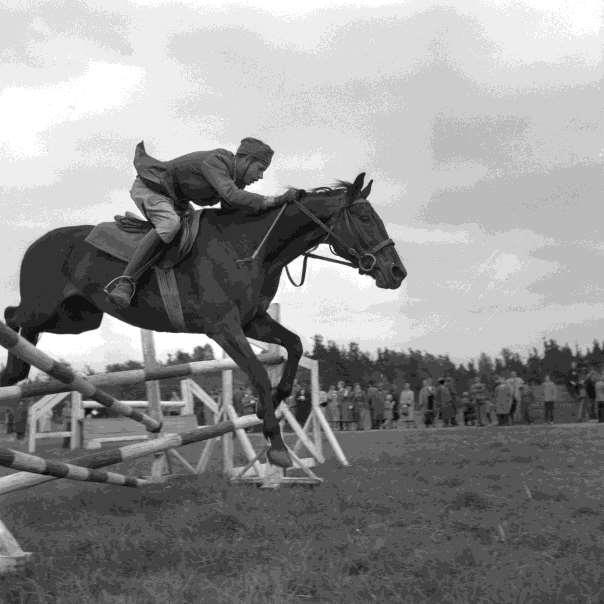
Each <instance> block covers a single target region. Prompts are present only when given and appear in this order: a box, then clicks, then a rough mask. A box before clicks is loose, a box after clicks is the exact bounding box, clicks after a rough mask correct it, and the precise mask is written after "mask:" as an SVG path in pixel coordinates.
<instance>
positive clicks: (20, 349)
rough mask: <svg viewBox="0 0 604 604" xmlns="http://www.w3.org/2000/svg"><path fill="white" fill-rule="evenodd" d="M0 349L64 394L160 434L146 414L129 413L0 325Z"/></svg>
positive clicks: (66, 367)
mask: <svg viewBox="0 0 604 604" xmlns="http://www.w3.org/2000/svg"><path fill="white" fill-rule="evenodd" d="M0 345H2V346H4V348H6V349H7V350H8V351H9V352H10V353H11V354H13V355H15V356H16V357H18V358H20V359H21V360H22V361H25V362H26V363H29V364H30V365H33V366H34V367H37V368H38V369H40V371H44V372H45V373H47V374H48V375H50V376H51V377H53V378H55V379H57V380H59V381H60V382H63V384H65V385H67V389H66V391H67V392H69V391H71V390H76V391H78V392H80V393H81V394H82V395H83V396H84V397H85V398H89V399H92V400H93V401H96V402H97V403H101V405H104V406H105V407H108V408H110V409H113V410H114V411H115V412H116V413H119V414H120V415H124V416H126V417H129V418H130V419H133V420H134V421H136V422H139V423H141V424H143V425H144V426H145V427H146V428H147V430H148V431H149V432H159V431H160V430H161V427H162V423H161V421H158V420H156V419H154V418H152V417H150V416H149V415H147V414H146V413H142V412H140V411H137V410H136V409H131V408H130V407H128V405H124V404H123V403H121V402H120V401H118V400H117V399H116V398H114V397H113V396H111V395H110V394H108V393H107V392H105V391H104V390H101V389H100V388H97V387H96V386H94V385H93V384H91V383H90V382H89V381H88V380H87V379H86V378H85V377H84V376H83V375H81V374H79V373H77V372H76V371H73V370H72V369H71V368H70V367H68V366H67V365H65V364H64V363H59V362H57V361H55V360H54V359H53V358H52V357H50V356H48V355H47V354H46V353H44V352H42V351H41V350H39V349H38V348H36V347H35V346H34V345H33V344H31V343H30V342H28V341H27V340H26V339H25V338H22V337H21V336H20V335H19V334H18V333H16V332H15V331H13V330H12V329H11V328H10V327H8V326H7V325H5V324H4V323H3V322H2V321H0Z"/></svg>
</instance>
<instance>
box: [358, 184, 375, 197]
mask: <svg viewBox="0 0 604 604" xmlns="http://www.w3.org/2000/svg"><path fill="white" fill-rule="evenodd" d="M371 185H373V179H371V180H370V181H369V184H368V185H367V186H366V187H365V188H364V189H363V190H362V191H361V195H360V197H361V198H362V199H367V198H368V197H369V193H371Z"/></svg>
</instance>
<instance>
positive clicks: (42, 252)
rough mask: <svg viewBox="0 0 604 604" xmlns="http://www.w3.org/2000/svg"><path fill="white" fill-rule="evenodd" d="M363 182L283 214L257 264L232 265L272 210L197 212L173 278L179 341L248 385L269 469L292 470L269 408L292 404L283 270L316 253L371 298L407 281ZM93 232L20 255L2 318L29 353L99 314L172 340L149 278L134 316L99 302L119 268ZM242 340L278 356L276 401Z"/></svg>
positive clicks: (51, 239)
mask: <svg viewBox="0 0 604 604" xmlns="http://www.w3.org/2000/svg"><path fill="white" fill-rule="evenodd" d="M364 176H365V175H364V174H360V175H359V176H358V177H357V179H356V180H355V182H354V183H353V184H350V183H340V184H339V185H338V186H337V187H334V188H329V187H323V188H320V189H314V190H312V191H310V192H308V193H306V194H305V196H304V197H303V199H302V201H300V202H298V203H295V204H291V205H288V206H287V208H286V209H285V210H284V213H283V215H282V216H281V218H280V219H279V221H278V223H277V225H276V227H275V228H274V229H273V230H272V231H271V233H270V236H269V237H268V239H267V240H266V242H265V244H264V245H263V246H262V248H261V250H260V252H259V253H258V255H257V258H256V261H254V262H247V263H237V260H238V259H241V258H244V257H249V256H250V255H251V253H252V252H253V251H254V250H255V249H256V247H257V246H258V244H259V242H260V241H261V240H262V239H263V237H264V236H265V235H266V233H267V231H268V229H269V227H270V225H271V224H272V222H273V221H274V219H275V217H276V215H277V212H278V211H279V210H278V209H273V210H270V211H267V212H264V213H262V214H256V215H250V214H245V213H243V212H240V211H235V212H233V211H224V210H206V211H205V212H204V214H203V216H202V220H201V225H200V229H199V233H198V236H197V239H196V241H195V243H194V245H193V248H192V250H191V253H190V254H189V255H188V256H187V257H186V258H185V259H184V260H183V261H182V262H181V263H180V264H179V265H178V266H177V267H176V270H175V272H176V279H177V283H178V289H179V292H180V297H181V303H182V309H183V315H184V319H185V324H186V326H187V332H189V333H204V334H207V335H208V336H210V337H211V338H212V339H214V340H215V341H216V342H217V343H218V344H219V345H220V346H221V347H222V348H223V349H224V350H225V352H226V353H227V354H228V355H229V356H230V357H231V358H232V359H233V360H234V361H235V362H236V363H237V365H238V366H239V367H240V368H241V369H242V370H243V371H244V372H245V373H246V374H247V375H248V376H249V378H250V380H251V383H252V384H253V385H254V387H255V388H256V390H257V392H258V395H259V404H258V407H257V414H258V417H262V418H263V431H264V435H265V437H266V438H267V439H268V440H269V442H270V445H271V446H270V449H269V451H268V458H269V460H270V461H271V462H272V463H274V464H276V465H280V466H282V467H287V466H289V465H291V460H290V458H289V454H288V453H287V449H286V448H285V445H284V443H283V440H282V438H281V431H280V429H279V423H278V421H277V419H276V418H275V408H276V407H277V406H278V404H279V402H280V401H282V400H283V399H284V398H286V397H287V396H289V394H290V393H291V390H292V385H293V380H294V377H295V375H296V370H297V367H298V362H299V360H300V356H301V355H302V344H301V341H300V338H299V337H298V336H297V335H296V334H294V333H292V332H291V331H289V330H287V329H286V328H285V327H283V326H282V325H280V324H279V323H278V322H276V321H275V320H273V319H272V318H271V317H270V316H269V315H268V313H267V309H268V307H269V304H270V303H271V300H272V299H273V297H274V296H275V294H276V292H277V288H278V286H279V279H280V277H281V272H282V271H283V268H284V267H285V266H286V265H287V264H288V263H290V262H291V261H292V260H294V259H295V258H296V257H298V256H300V255H301V254H303V253H304V252H307V251H308V250H310V249H312V248H314V247H315V246H316V245H317V244H319V243H322V242H323V243H330V244H331V246H332V248H333V249H334V251H335V253H336V254H338V255H339V256H341V257H343V258H345V259H346V260H348V261H350V262H352V263H353V265H354V266H355V267H357V268H359V271H360V272H361V273H366V274H369V275H371V277H373V278H374V280H375V282H376V284H377V286H378V287H381V288H390V289H395V288H397V287H399V286H400V285H401V283H402V281H403V279H404V278H405V276H406V271H405V268H404V266H403V264H402V262H401V260H400V258H399V256H398V254H397V253H396V251H395V249H394V244H393V242H392V240H390V239H389V238H388V234H387V233H386V230H385V228H384V224H383V222H382V220H381V219H380V218H379V216H378V215H377V214H376V212H375V210H374V209H373V208H372V206H371V204H370V203H369V202H368V201H367V196H368V195H369V192H370V190H371V183H369V185H368V186H367V187H365V188H364V189H363V180H364ZM92 228H93V227H92V226H90V225H84V226H71V227H63V228H59V229H55V230H53V231H50V232H49V233H46V234H45V235H43V236H42V237H40V239H38V240H37V241H35V242H34V243H33V244H32V245H31V246H30V247H29V248H28V250H27V251H26V252H25V255H24V257H23V261H22V264H21V276H20V292H21V303H20V304H19V306H16V307H14V306H9V307H8V308H7V309H6V310H5V312H4V317H5V320H6V322H7V324H8V325H9V326H10V327H11V328H13V329H14V330H18V331H19V332H20V334H21V335H22V336H23V337H24V338H26V339H27V340H29V341H30V342H32V343H33V344H36V342H37V340H38V336H39V334H40V333H41V332H45V331H46V332H51V333H58V334H60V333H67V334H76V333H82V332H84V331H88V330H92V329H96V328H97V327H98V326H99V325H100V323H101V318H102V316H103V313H109V314H110V315H113V316H114V317H117V318H118V319H121V320H122V321H125V322H126V323H129V324H130V325H135V326H136V327H141V328H144V329H150V330H154V331H176V330H175V329H174V328H173V327H172V326H171V323H170V321H169V319H168V316H167V314H166V311H165V310H164V306H163V303H162V299H161V297H160V293H159V290H158V286H157V281H156V279H154V278H153V271H149V272H148V273H147V274H146V275H145V276H143V278H142V279H141V280H140V281H139V286H138V291H137V294H136V296H135V298H134V300H133V304H132V306H130V307H128V308H124V309H122V308H118V307H117V306H114V305H113V304H112V303H111V302H110V301H109V300H108V299H107V297H106V295H105V293H104V292H103V287H104V285H105V284H106V283H107V282H108V281H110V280H111V279H113V278H114V277H115V276H116V275H119V274H121V272H122V269H123V264H124V263H123V262H122V261H120V260H118V259H115V258H113V257H111V256H110V255H108V254H106V253H104V252H102V251H100V250H98V249H96V248H95V247H93V246H92V245H90V244H89V243H87V242H85V241H84V239H85V238H86V236H87V235H88V234H89V233H90V231H91V229H92ZM247 337H251V338H254V339H256V340H260V341H263V342H267V343H270V344H278V345H281V346H283V347H284V348H285V349H286V350H287V362H286V364H285V367H284V370H283V375H282V377H281V380H280V382H279V384H278V385H277V387H276V388H275V389H274V390H271V384H270V381H269V378H268V375H267V372H266V370H265V369H264V367H263V366H262V364H261V363H260V362H259V361H258V359H257V357H256V354H255V353H254V351H253V349H252V347H251V346H250V344H249V342H248V340H247ZM29 368H30V367H29V365H28V364H27V363H25V362H23V361H21V360H19V359H18V358H16V357H14V356H12V355H10V354H9V357H8V361H7V365H6V369H5V370H4V372H3V373H2V376H1V378H0V385H2V386H8V385H12V384H15V383H16V382H18V381H19V380H22V379H25V378H26V377H27V375H28V373H29Z"/></svg>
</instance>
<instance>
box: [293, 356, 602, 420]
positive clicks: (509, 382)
mask: <svg viewBox="0 0 604 604" xmlns="http://www.w3.org/2000/svg"><path fill="white" fill-rule="evenodd" d="M489 381H493V382H494V383H495V386H494V388H491V389H489V388H488V387H487V385H486V384H485V382H483V380H482V379H481V378H480V377H475V378H474V379H473V381H472V383H471V386H470V388H469V389H468V390H467V391H464V392H458V390H457V388H456V385H455V382H454V380H453V378H452V377H450V376H442V377H439V378H438V379H436V380H434V379H433V378H425V379H423V381H422V384H421V388H419V389H418V390H417V391H415V390H413V389H412V388H411V385H410V384H409V383H408V382H406V383H404V385H403V387H402V389H401V390H400V391H398V392H397V391H396V390H395V389H393V388H391V387H389V386H388V385H387V384H384V383H378V384H375V383H374V382H373V381H371V380H370V381H369V382H368V384H367V385H366V386H365V385H363V384H361V383H359V382H356V383H353V384H346V383H345V382H344V381H343V380H341V381H339V382H338V383H337V384H332V385H331V386H329V388H328V389H327V390H326V391H324V390H321V392H320V404H321V406H322V407H324V412H325V415H326V417H327V419H328V421H329V422H330V424H331V425H332V427H333V428H334V429H336V430H370V429H387V428H397V427H419V426H425V427H433V426H437V425H441V426H444V427H447V426H457V425H465V426H487V425H492V424H496V425H499V426H505V425H511V424H518V423H524V424H530V423H532V422H534V421H535V420H537V419H539V420H541V419H542V420H543V421H545V422H546V423H549V424H553V423H554V419H555V415H556V407H557V406H558V405H560V404H561V403H562V402H563V400H562V399H563V398H564V399H565V400H568V399H569V398H570V404H571V405H572V406H573V413H572V416H573V418H574V419H575V420H576V421H587V420H589V419H597V420H598V421H599V422H604V372H596V371H594V370H592V371H590V372H583V373H579V372H577V371H576V367H573V369H572V371H571V374H570V376H569V379H568V381H567V383H566V384H558V383H555V382H554V381H553V380H552V378H551V376H549V375H546V376H545V378H544V380H543V381H542V382H541V383H535V382H533V381H531V382H529V383H525V381H524V380H523V379H522V378H521V377H519V376H518V375H517V374H516V372H514V371H511V372H509V374H508V375H506V376H496V377H495V379H494V380H489ZM565 391H566V393H567V396H565V397H563V396H562V394H561V393H563V392H565ZM305 399H308V395H306V391H305V389H304V388H303V387H301V386H298V385H297V384H296V385H295V386H294V392H293V393H292V396H291V397H290V400H289V401H288V404H290V406H293V407H294V408H295V410H296V417H297V418H298V419H299V421H301V422H302V423H303V422H304V421H305V419H306V417H307V415H308V412H309V411H310V402H309V401H308V402H307V405H306V406H304V407H300V401H301V400H305Z"/></svg>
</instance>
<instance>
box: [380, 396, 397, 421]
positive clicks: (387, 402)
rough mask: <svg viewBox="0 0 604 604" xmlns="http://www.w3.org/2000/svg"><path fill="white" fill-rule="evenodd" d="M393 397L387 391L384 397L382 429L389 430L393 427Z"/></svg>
mask: <svg viewBox="0 0 604 604" xmlns="http://www.w3.org/2000/svg"><path fill="white" fill-rule="evenodd" d="M394 406H395V405H394V397H393V396H392V393H390V392H387V393H386V395H385V397H384V423H383V424H382V429H384V430H390V429H392V428H393V427H394Z"/></svg>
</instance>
